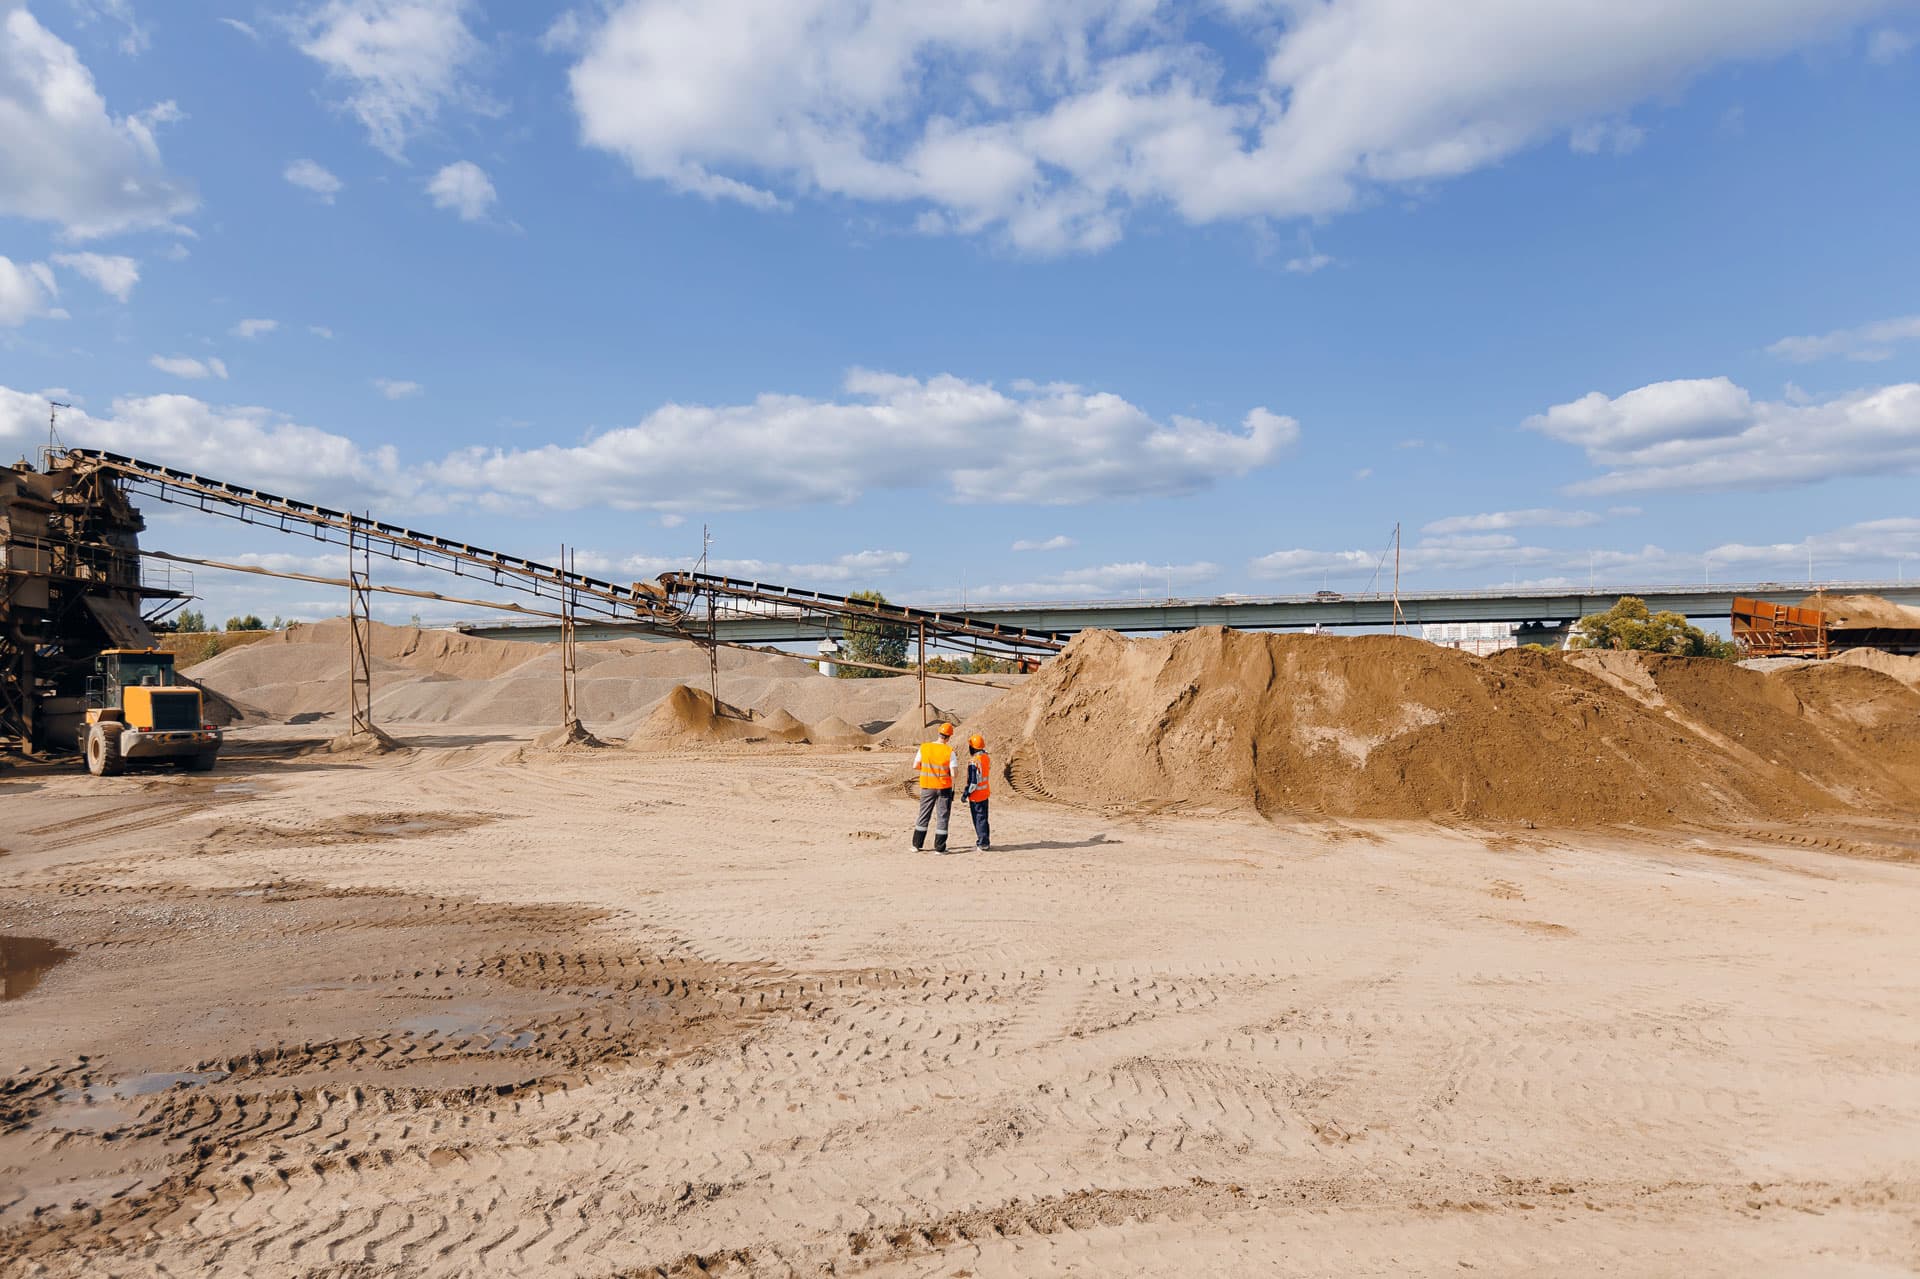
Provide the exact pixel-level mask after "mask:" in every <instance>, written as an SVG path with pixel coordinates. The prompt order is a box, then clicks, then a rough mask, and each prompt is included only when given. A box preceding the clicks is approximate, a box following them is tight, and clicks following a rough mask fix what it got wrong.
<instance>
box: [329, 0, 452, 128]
mask: <svg viewBox="0 0 1920 1279" xmlns="http://www.w3.org/2000/svg"><path fill="white" fill-rule="evenodd" d="M471 7H472V6H471V4H470V3H469V0H327V2H326V3H324V4H322V5H320V6H318V7H317V8H314V9H312V10H310V11H309V12H307V13H306V14H305V15H304V16H302V17H301V18H299V19H297V20H295V22H294V30H295V33H296V37H297V38H298V39H299V41H300V51H301V52H302V53H305V54H306V55H307V56H308V57H310V58H312V59H314V61H316V62H318V63H319V64H320V65H321V66H323V67H325V68H326V70H327V74H328V75H329V76H330V77H331V78H333V79H336V80H339V81H341V82H342V83H343V84H344V85H345V86H346V101H345V106H346V108H347V109H348V110H349V111H351V112H352V113H353V114H354V116H355V117H356V118H357V119H358V120H359V121H360V123H361V124H362V125H364V126H365V127H366V130H367V136H368V137H369V138H370V139H371V140H372V142H373V145H374V146H375V147H376V148H378V149H379V150H380V151H382V152H384V153H386V154H387V155H388V156H390V157H392V158H393V159H395V160H403V159H404V158H405V154H406V148H407V144H408V143H409V142H410V141H411V140H412V139H413V138H414V137H416V136H417V135H418V134H419V133H420V132H421V131H422V130H424V129H426V128H428V127H429V126H431V125H432V124H433V123H434V121H435V120H437V119H438V118H439V115H440V112H441V111H442V110H443V109H444V108H446V107H447V106H449V105H451V104H454V103H457V102H461V101H471V100H473V98H474V94H473V91H472V90H471V89H470V88H469V87H468V85H467V84H466V80H465V74H466V71H467V69H468V68H469V67H470V66H471V65H472V64H473V63H474V62H475V61H476V60H477V59H478V58H479V56H480V54H481V53H482V47H481V44H480V41H479V40H478V39H477V38H476V37H475V36H474V34H473V32H472V31H471V30H469V29H468V27H467V22H466V15H467V12H468V10H469V9H470V8H471Z"/></svg>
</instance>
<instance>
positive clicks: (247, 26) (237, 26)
mask: <svg viewBox="0 0 1920 1279" xmlns="http://www.w3.org/2000/svg"><path fill="white" fill-rule="evenodd" d="M214 21H216V22H219V23H221V24H223V25H225V26H229V27H232V28H233V29H234V30H235V31H238V32H239V33H240V34H241V35H243V36H245V37H246V38H247V39H249V40H253V41H256V42H257V41H258V40H259V39H260V33H259V32H258V31H256V30H255V29H254V27H253V24H252V23H250V22H242V21H240V19H238V18H216V19H214Z"/></svg>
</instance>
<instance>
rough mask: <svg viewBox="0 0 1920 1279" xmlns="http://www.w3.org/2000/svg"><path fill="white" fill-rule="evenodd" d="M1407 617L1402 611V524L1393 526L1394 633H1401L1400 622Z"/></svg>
mask: <svg viewBox="0 0 1920 1279" xmlns="http://www.w3.org/2000/svg"><path fill="white" fill-rule="evenodd" d="M1405 620H1406V618H1405V617H1404V616H1403V615H1402V614H1401V612H1400V525H1399V524H1398V523H1397V522H1396V523H1395V524H1394V526H1393V633H1394V634H1395V635H1398V634H1399V633H1400V624H1401V623H1402V622H1404V621H1405Z"/></svg>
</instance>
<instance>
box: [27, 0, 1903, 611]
mask: <svg viewBox="0 0 1920 1279" xmlns="http://www.w3.org/2000/svg"><path fill="white" fill-rule="evenodd" d="M1917 42H1920V7H1916V6H1915V5H1914V4H1911V3H1891V2H1883V0H1829V2H1827V3H1802V2H1797V0H1695V2H1694V3H1691V4H1688V5H1685V6H1675V5H1671V4H1666V3H1653V2H1652V0H1609V3H1605V4H1599V3H1591V2H1589V0H1551V2H1549V0H1526V2H1525V3H1522V2H1521V0H1461V2H1460V3H1457V4H1452V5H1445V6H1440V5H1430V4H1422V3H1414V2H1413V0H1311V2H1309V0H1215V2H1214V3H1211V4H1186V5H1171V4H1156V3H1153V2H1152V0H1054V2H1053V3H1041V2H1040V0H1001V2H1000V3H994V4H986V3H983V4H980V5H976V6H928V5H924V4H917V3H906V2H904V0H901V2H899V3H889V2H887V0H866V2H865V3H858V4H854V3H842V2H838V0H786V2H785V3H781V4H764V3H753V2H750V0H699V2H695V0H606V2H605V3H590V4H587V5H584V6H582V7H579V8H576V9H567V8H565V7H564V6H560V5H555V6H531V5H511V6H510V5H506V4H501V3H497V2H496V3H484V2H483V0H465V2H463V0H288V2H287V3H282V4H269V5H258V4H253V3H248V2H247V0H242V2H241V3H239V4H224V3H222V4H201V3H198V2H197V0H176V2H173V3H166V4H161V3H158V2H157V0H31V3H22V2H21V0H0V447H4V448H5V449H6V450H7V451H8V452H10V453H14V454H16V455H17V454H19V453H21V452H24V451H27V450H29V449H31V448H33V447H35V446H37V445H38V444H39V443H40V442H43V440H44V428H45V414H46V408H45V401H46V399H47V398H49V397H50V396H51V397H53V398H60V399H64V400H68V401H71V402H72V403H73V404H74V408H73V409H71V410H69V411H67V413H66V416H65V428H64V430H63V435H64V437H65V438H66V439H67V441H68V442H70V443H76V444H95V445H100V446H104V447H109V448H113V449H115V450H117V451H122V452H130V453H135V454H138V455H141V456H147V457H152V458H154V459H155V460H160V461H164V462H168V463H172V464H176V465H182V466H187V467H192V468H194V469H198V470H202V471H205V472H207V473H210V474H214V475H217V476H220V477H222V478H226V479H232V480H236V481H242V482H251V483H254V484H257V485H260V486H261V487H265V488H269V489H274V490H278V491H284V492H287V493H289V494H292V495H297V496H308V497H312V498H315V499H319V500H324V501H328V502H332V503H336V504H341V503H346V504H351V505H353V506H355V507H356V508H363V509H370V510H372V511H374V512H375V513H376V514H378V515H380V516H381V517H382V518H386V519H389V520H395V521H400V522H405V523H409V524H414V525H416V526H418V527H423V528H427V529H430V530H432V531H435V532H443V533H448V534H453V535H458V536H464V537H467V538H469V539H471V540H473V541H476V542H482V543H487V544H492V545H497V546H500V547H502V548H504V549H510V550H515V551H519V552H522V553H526V554H532V555H540V554H542V553H545V552H548V551H549V550H550V549H552V548H556V547H557V546H558V544H559V543H561V542H563V541H564V542H566V543H568V544H569V545H574V546H577V547H578V548H580V552H581V555H582V559H583V563H585V564H589V565H591V566H593V567H594V568H596V569H598V570H600V571H603V572H606V573H609V574H613V575H616V576H621V577H627V576H633V577H641V576H649V575H651V574H652V573H654V572H657V571H660V570H661V569H662V568H667V567H676V566H681V565H684V564H686V563H688V562H690V561H691V559H692V558H693V557H695V556H696V555H697V554H698V551H699V530H700V527H701V525H702V524H703V523H709V524H711V525H712V526H713V528H714V531H715V539H716V540H715V549H714V554H715V556H716V558H717V559H718V560H719V561H720V562H721V564H722V566H723V567H726V568H728V569H730V570H732V571H735V572H738V573H740V574H742V575H751V576H760V577H764V578H767V579H770V580H784V581H793V582H798V583H804V584H809V585H817V586H822V587H826V588H829V589H834V588H844V589H856V588H860V587H866V586H874V587H879V588H881V589H883V590H885V591H886V592H887V593H888V594H889V595H891V596H893V597H895V598H901V599H914V600H921V601H941V602H944V601H950V600H955V599H958V598H959V597H960V596H961V594H962V592H963V590H964V592H965V594H966V596H967V598H969V599H972V600H981V599H1042V598H1052V599H1059V598H1093V597H1113V596H1123V595H1132V594H1137V593H1139V592H1141V591H1145V592H1147V593H1149V594H1155V595H1158V594H1164V593H1165V592H1166V590H1167V589H1168V583H1169V580H1171V583H1172V589H1173V591H1174V592H1175V593H1176V594H1181V595H1212V594H1219V593H1225V592H1243V593H1269V592H1275V593H1277V592H1292V591H1301V590H1313V589H1317V588H1319V587H1321V586H1322V585H1327V586H1332V587H1335V588H1345V589H1357V588H1359V587H1362V586H1364V585H1365V584H1366V582H1367V581H1368V579H1369V578H1370V577H1371V575H1372V573H1373V568H1374V564H1375V563H1376V562H1377V560H1378V557H1379V555H1380V553H1381V551H1382V549H1383V548H1384V547H1385V545H1386V543H1387V541H1388V536H1389V533H1390V530H1391V529H1392V527H1393V525H1394V524H1395V522H1396V521H1397V522H1400V523H1401V524H1402V525H1403V526H1404V530H1405V544H1406V548H1407V564H1408V568H1409V582H1410V584H1412V585H1414V586H1419V587H1430V588H1440V587H1479V586H1489V585H1498V584H1503V583H1507V582H1513V581H1519V582H1539V583H1552V582H1578V583H1581V584H1584V583H1585V582H1586V581H1587V579H1588V576H1589V573H1590V572H1591V573H1592V574H1593V575H1594V576H1595V577H1596V578H1597V579H1598V580H1599V581H1600V582H1601V584H1603V585H1605V584H1607V583H1614V584H1622V585H1624V584H1631V583H1653V582H1676V581H1697V580H1700V579H1701V578H1702V577H1704V576H1707V575H1711V577H1712V578H1713V579H1714V580H1736V579H1740V580H1758V579H1781V580H1801V579H1804V578H1805V576H1806V573H1807V558H1808V552H1809V550H1811V551H1812V553H1813V559H1814V572H1815V575H1816V576H1817V577H1819V578H1821V579H1833V578H1851V579H1862V578H1887V579H1891V578H1894V577H1896V576H1901V575H1904V576H1907V577H1912V576H1914V575H1916V574H1920V511H1916V509H1915V507H1916V503H1915V501H1914V491H1915V487H1914V475H1915V472H1916V471H1917V470H1920V254H1916V252H1915V241H1914V233H1913V230H1912V222H1913V213H1912V211H1913V209H1914V208H1916V207H1920V149H1917V148H1916V147H1915V146H1914V141H1913V139H1914V137H1915V133H1916V124H1917V123H1920V48H1916V43H1917ZM148 541H149V543H150V544H152V545H156V546H160V547H163V548H164V549H169V550H174V551H178V552H181V553H185V554H201V555H218V556H221V557H223V558H243V557H244V558H251V559H252V560H254V561H256V562H259V563H263V564H270V565H276V566H281V567H288V568H294V569H297V570H299V571H306V572H319V573H322V574H327V573H332V572H338V571H339V564H338V561H337V560H335V559H332V558H330V557H328V556H326V555H325V554H318V555H316V554H314V553H313V552H314V550H315V548H313V547H312V546H311V545H310V544H309V545H302V544H301V543H300V542H298V541H296V540H293V539H277V540H276V539H273V538H268V537H264V536H262V537H257V538H247V537H240V538H238V539H236V537H235V533H234V530H233V528H232V526H230V525H228V524H226V523H225V522H220V521H207V520H204V519H199V520H196V519H194V518H192V517H184V516H178V515H170V514H162V515H158V516H156V518H155V519H154V523H153V528H152V531H151V533H150V534H149V537H148ZM200 587H201V591H202V594H204V595H205V596H206V597H207V602H208V605H209V607H210V608H211V609H212V610H213V611H214V612H215V613H216V614H222V613H225V612H231V611H237V610H240V609H252V610H256V611H260V612H262V613H263V614H271V613H276V612H277V613H283V614H285V615H288V616H317V615H323V614H328V613H333V612H337V611H339V609H340V602H339V601H336V600H333V599H331V598H330V597H329V596H328V593H327V592H326V591H325V590H315V589H314V588H312V587H307V586H302V585H298V584H292V583H267V582H262V581H260V580H258V579H239V578H233V577H230V576H225V577H221V576H215V575H213V574H202V575H201V577H200ZM385 607H386V610H387V612H388V613H389V614H393V615H399V616H404V615H405V614H406V613H407V612H411V611H413V610H414V608H415V606H414V605H412V604H410V603H406V602H395V603H392V604H391V605H387V606H385ZM420 611H421V612H423V613H428V614H431V613H432V612H433V610H432V609H421V610H420ZM471 611H472V610H470V609H458V608H450V609H447V610H444V612H446V613H448V614H455V613H458V614H463V615H464V614H470V613H471Z"/></svg>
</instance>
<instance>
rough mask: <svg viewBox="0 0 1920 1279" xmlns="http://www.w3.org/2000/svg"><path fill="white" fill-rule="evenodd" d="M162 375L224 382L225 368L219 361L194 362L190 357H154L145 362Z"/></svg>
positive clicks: (191, 379)
mask: <svg viewBox="0 0 1920 1279" xmlns="http://www.w3.org/2000/svg"><path fill="white" fill-rule="evenodd" d="M147 363H148V364H151V365H152V366H153V367H154V368H156V369H159V370H160V371H161V372H162V373H171V374H172V375H173V376H175V377H183V378H187V379H189V380H190V381H195V382H197V381H199V380H200V379H202V378H209V377H216V378H219V379H220V380H221V381H223V382H224V381H225V380H226V377H227V366H226V364H225V363H223V362H222V361H220V360H216V359H207V360H196V359H194V358H193V357H192V356H190V355H156V356H154V357H153V358H152V359H150V360H148V361H147Z"/></svg>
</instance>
